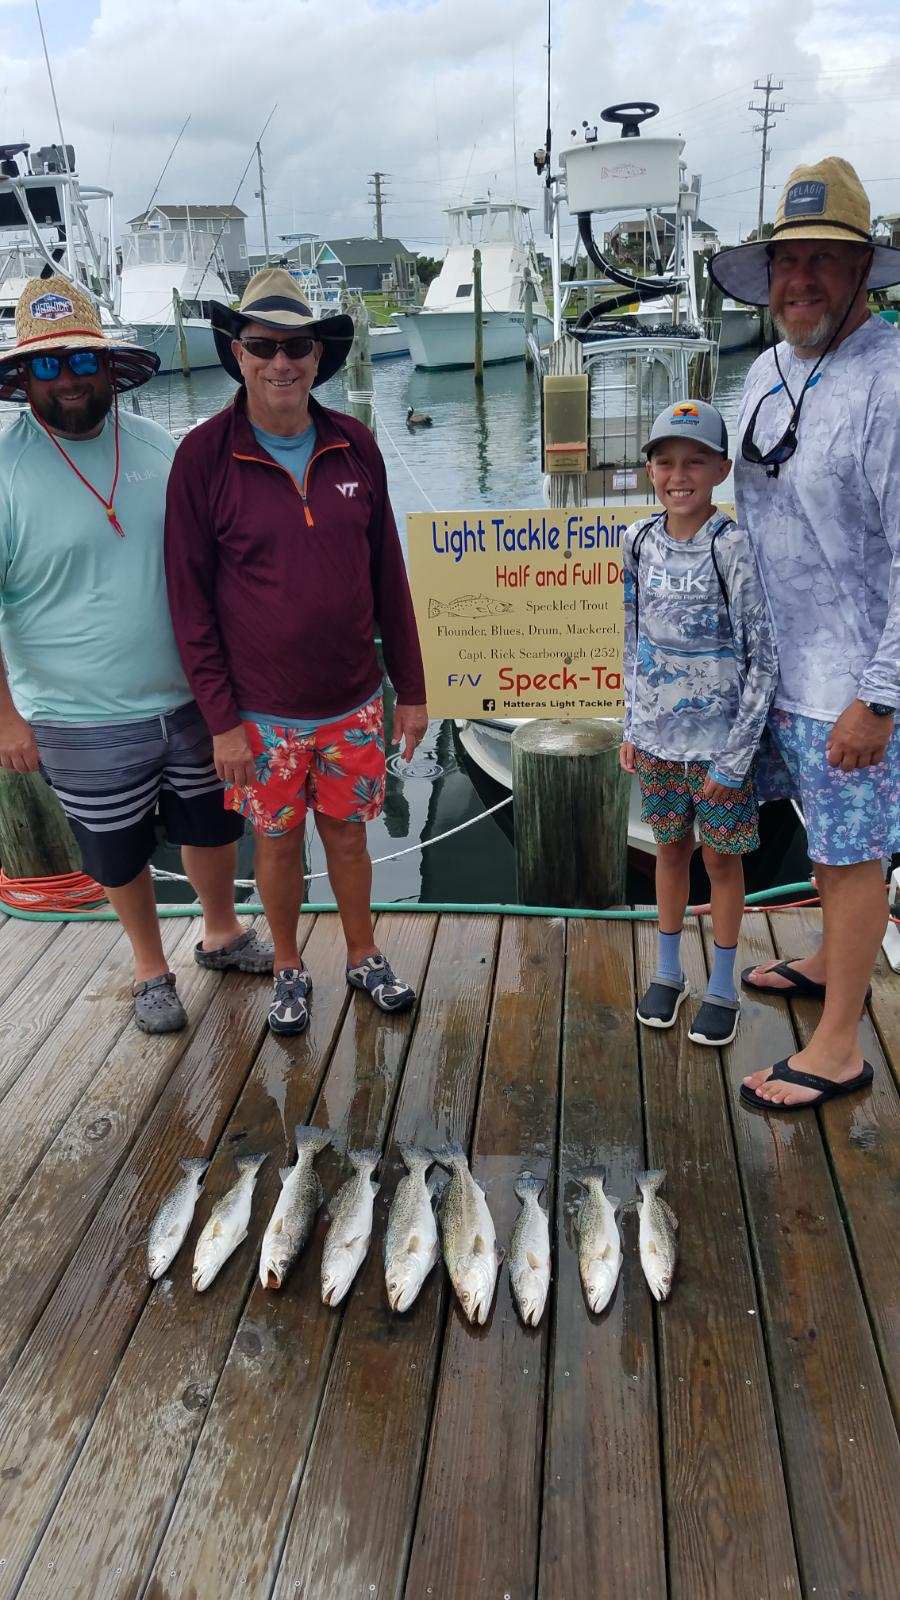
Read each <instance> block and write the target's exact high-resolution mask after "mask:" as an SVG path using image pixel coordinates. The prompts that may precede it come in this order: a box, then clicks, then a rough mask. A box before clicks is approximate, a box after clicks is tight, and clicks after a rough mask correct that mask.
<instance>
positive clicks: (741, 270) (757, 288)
mask: <svg viewBox="0 0 900 1600" xmlns="http://www.w3.org/2000/svg"><path fill="white" fill-rule="evenodd" d="M792 239H832V240H835V241H839V242H841V243H843V244H857V245H866V246H868V248H869V249H870V250H871V251H872V265H871V268H870V270H869V278H868V287H869V288H870V289H888V288H890V286H891V285H892V284H895V283H900V250H895V249H893V248H892V246H890V245H886V244H877V243H876V241H875V240H874V239H873V238H872V234H871V211H870V208H869V197H868V195H867V194H866V191H865V189H864V188H863V186H862V183H861V182H860V180H859V178H858V177H857V175H856V172H855V171H854V169H853V167H851V165H850V163H849V161H844V160H843V159H842V158H841V157H840V156H825V158H824V160H822V161H818V162H816V164H815V166H811V167H795V168H794V170H793V172H792V173H791V175H790V177H789V178H788V181H787V183H786V184H785V186H784V191H783V193H782V196H781V199H780V200H779V202H778V210H777V212H776V214H775V226H774V227H773V229H772V235H771V238H769V239H755V240H754V241H753V243H752V244H740V245H736V246H735V247H734V248H733V249H731V250H719V251H718V253H717V254H716V255H714V256H712V257H711V259H710V262H709V268H708V270H709V275H710V277H711V278H712V280H713V282H714V283H717V284H718V286H719V288H720V289H721V290H722V291H723V293H725V294H728V295H731V296H732V298H733V299H735V300H741V301H743V302H744V304H745V305H749V306H767V305H768V304H769V267H770V263H771V247H772V245H775V244H780V243H786V242H789V241H790V240H792Z"/></svg>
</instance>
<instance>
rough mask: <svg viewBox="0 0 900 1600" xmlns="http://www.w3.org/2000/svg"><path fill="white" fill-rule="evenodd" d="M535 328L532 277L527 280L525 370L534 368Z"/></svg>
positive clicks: (530, 370)
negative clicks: (533, 336)
mask: <svg viewBox="0 0 900 1600" xmlns="http://www.w3.org/2000/svg"><path fill="white" fill-rule="evenodd" d="M533 330H534V284H533V283H532V281H531V279H530V278H526V280H525V370H526V372H532V371H533V370H534V356H533V355H532V353H531V335H532V332H533Z"/></svg>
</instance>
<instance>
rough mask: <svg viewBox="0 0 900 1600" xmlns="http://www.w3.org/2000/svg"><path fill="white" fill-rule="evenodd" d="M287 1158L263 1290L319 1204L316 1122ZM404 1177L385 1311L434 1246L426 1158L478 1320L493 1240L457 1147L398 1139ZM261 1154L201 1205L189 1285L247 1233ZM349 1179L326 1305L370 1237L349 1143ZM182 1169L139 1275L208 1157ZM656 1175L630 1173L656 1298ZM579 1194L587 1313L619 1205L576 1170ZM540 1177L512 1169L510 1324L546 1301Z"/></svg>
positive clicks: (425, 1266)
mask: <svg viewBox="0 0 900 1600" xmlns="http://www.w3.org/2000/svg"><path fill="white" fill-rule="evenodd" d="M295 1137H296V1144H297V1160H296V1163H295V1164H294V1166H292V1167H286V1168H284V1169H282V1171H281V1172H280V1174H279V1176H280V1178H281V1193H280V1195H279V1197H278V1201H277V1204H276V1206H275V1210H274V1211H273V1213H272V1217H271V1219H270V1221H269V1224H268V1227H267V1228H266V1231H265V1234H264V1236H263V1241H262V1248H261V1251H260V1261H259V1277H260V1282H261V1283H262V1285H263V1288H265V1289H280V1288H281V1286H282V1284H283V1283H284V1280H285V1278H286V1276H287V1274H288V1272H289V1270H290V1268H291V1266H292V1265H293V1263H294V1262H295V1261H296V1259H297V1257H298V1256H299V1255H300V1253H301V1252H302V1250H303V1248H304V1246H305V1244H306V1242H307V1240H308V1238H309V1235H310V1233H311V1231H312V1227H313V1223H314V1221H315V1218H316V1214H317V1212H318V1210H319V1207H320V1206H321V1204H322V1200H323V1193H322V1185H321V1181H320V1179H319V1176H318V1173H317V1172H316V1170H315V1167H314V1164H313V1163H314V1161H315V1158H316V1156H317V1155H318V1154H319V1153H320V1152H321V1151H322V1150H324V1149H325V1148H326V1146H327V1145H328V1144H329V1143H330V1142H331V1135H330V1133H329V1132H328V1130H327V1129H323V1128H313V1127H306V1126H303V1125H301V1126H299V1127H298V1128H297V1129H296V1130H295ZM400 1153H401V1155H402V1157H403V1161H404V1164H405V1166H406V1169H407V1170H406V1174H405V1176H404V1177H403V1178H402V1179H401V1180H400V1182H399V1183H398V1185H397V1189H396V1192H395V1194H394V1200H393V1203H392V1205H391V1208H390V1212H389V1214H388V1222H387V1230H386V1234H385V1242H384V1271H385V1285H386V1288H387V1297H388V1303H389V1304H390V1306H391V1309H392V1310H393V1311H397V1312H403V1311H407V1310H408V1309H409V1307H410V1306H411V1305H412V1304H413V1301H414V1300H415V1299H416V1296H417V1295H418V1293H419V1291H420V1289H421V1288H422V1285H423V1284H424V1282H425V1280H426V1278H427V1277H428V1274H429V1273H430V1272H431V1270H432V1268H433V1267H434V1266H435V1264H436V1262H437V1260H438V1256H439V1255H440V1253H441V1240H440V1239H439V1236H438V1227H437V1221H436V1219H435V1209H434V1200H435V1196H436V1194H437V1192H438V1188H439V1185H440V1179H439V1178H438V1177H437V1176H436V1175H434V1174H433V1175H432V1176H431V1177H429V1169H430V1168H431V1167H432V1166H433V1165H435V1164H436V1165H438V1166H439V1167H445V1168H447V1170H448V1171H449V1173H450V1181H449V1183H448V1184H447V1186H446V1191H445V1193H444V1196H443V1200H442V1204H441V1208H440V1220H441V1235H442V1241H443V1253H444V1261H445V1263H446V1267H447V1271H448V1273H449V1275H450V1281H451V1283H452V1285H453V1289H454V1293H455V1294H456V1296H457V1299H458V1300H459V1303H460V1305H461V1306H462V1309H463V1311H464V1312H465V1314H466V1316H467V1317H468V1319H469V1321H470V1322H477V1323H479V1324H483V1323H485V1322H486V1321H487V1319H488V1316H489V1314H490V1309H491V1306H492V1304H493V1300H494V1293H495V1290H496V1285H497V1274H498V1271H499V1268H500V1263H501V1261H502V1259H503V1254H502V1251H501V1250H500V1249H499V1248H498V1246H497V1239H496V1232H495V1228H494V1221H493V1218H492V1216H491V1213H490V1209H489V1207H488V1203H487V1199H486V1197H485V1193H484V1190H483V1189H482V1187H481V1185H480V1184H479V1183H477V1182H476V1181H475V1179H474V1177H473V1176H472V1173H471V1172H470V1170H469V1164H468V1161H467V1160H466V1156H465V1153H464V1152H463V1150H462V1149H461V1148H459V1147H454V1148H451V1149H449V1150H446V1151H441V1152H439V1153H438V1154H435V1153H434V1152H432V1151H430V1150H424V1149H419V1148H417V1147H415V1146H412V1145H401V1146H400ZM265 1159H266V1157H265V1155H244V1156H239V1157H238V1158H237V1160H236V1162H235V1165H236V1167H237V1172H238V1179H237V1182H236V1183H235V1184H234V1185H233V1186H232V1187H231V1188H230V1189H229V1190H228V1192H227V1194H225V1195H223V1197H222V1199H221V1200H219V1201H218V1202H217V1204H216V1205H215V1206H214V1207H213V1210H212V1212H211V1213H210V1216H209V1218H208V1220H207V1222H206V1224H205V1226H204V1228H203V1230H202V1232H201V1234H200V1237H199V1239H198V1240H197V1246H196V1250H195V1252H194V1263H193V1269H192V1274H191V1280H192V1283H193V1286H194V1288H195V1289H196V1290H198V1291H202V1290H204V1289H208V1288H209V1285H210V1284H211V1283H212V1282H213V1279H214V1278H215V1277H216V1275H217V1273H218V1272H219V1271H220V1270H221V1268H222V1267H223V1266H224V1265H225V1262H226V1261H227V1260H228V1258H229V1257H230V1256H231V1255H232V1254H233V1253H234V1251H235V1250H236V1249H237V1248H238V1246H239V1245H240V1244H241V1243H242V1241H243V1240H244V1239H245V1238H246V1237H247V1230H248V1227H249V1223H250V1212H251V1206H252V1199H253V1188H254V1184H255V1182H256V1176H257V1173H258V1171H259V1168H260V1167H261V1166H262V1163H263V1162H264V1161H265ZM347 1159H348V1161H349V1163H350V1165H351V1167H352V1168H353V1176H352V1177H351V1178H349V1179H348V1180H347V1182H346V1183H345V1184H344V1185H343V1187H342V1188H341V1189H340V1190H339V1191H338V1193H337V1195H336V1196H335V1198H334V1200H333V1201H332V1202H331V1205H330V1217H331V1220H330V1223H329V1227H328V1231H327V1233H326V1236H325V1243H324V1246H323V1250H322V1299H323V1301H324V1302H325V1304H326V1305H331V1306H336V1305H338V1304H339V1302H340V1301H341V1300H342V1299H343V1298H344V1296H345V1295H346V1293H347V1291H348V1290H349V1288H350V1285H351V1283H352V1282H353V1279H354V1278H355V1276H356V1274H357V1272H358V1271H359V1268H360V1266H361V1265H362V1263H363V1261H364V1259H365V1256H366V1253H367V1251H368V1248H369V1241H370V1238H371V1233H372V1216H373V1203H374V1200H375V1196H376V1194H377V1193H378V1189H379V1185H378V1184H377V1183H376V1182H375V1181H374V1179H373V1173H374V1171H375V1168H376V1166H377V1165H378V1162H379V1160H380V1159H381V1152H380V1151H379V1150H355V1151H349V1152H348V1156H347ZM180 1164H181V1167H182V1170H183V1172H184V1177H183V1178H182V1179H181V1180H180V1182H179V1183H178V1184H177V1185H176V1187H175V1188H174V1189H173V1190H172V1192H171V1194H169V1195H168V1196H167V1198H166V1199H165V1201H164V1202H163V1204H162V1205H161V1207H160V1209H159V1211H158V1212H157V1214H156V1217H155V1218H154V1221H153V1224H152V1226H151V1229H150V1237H149V1244H148V1270H149V1273H150V1276H151V1278H160V1277H162V1275H163V1273H164V1272H166V1271H168V1268H169V1267H170V1266H171V1264H172V1262H173V1261H174V1259H175V1256H176V1255H177V1254H178V1251H179V1250H180V1249H181V1246H182V1244H183V1243H184V1241H185V1239H186V1237H187V1233H188V1230H189V1228H190V1225H191V1221H192V1219H193V1215H194V1208H195V1206H196V1203H197V1199H198V1197H199V1194H200V1190H201V1188H202V1184H203V1178H204V1175H205V1173H206V1169H207V1167H208V1165H209V1163H208V1162H207V1161H203V1160H194V1159H186V1160H183V1161H182V1162H181V1163H180ZM664 1178H665V1173H664V1172H647V1173H644V1174H643V1175H642V1176H641V1177H639V1178H638V1180H637V1181H638V1187H639V1189H640V1192H641V1196H642V1200H641V1201H639V1202H638V1210H639V1212H640V1225H639V1229H638V1246H639V1251H640V1259H641V1265H642V1267H643V1270H644V1275H645V1277H646V1279H647V1282H648V1284H649V1286H650V1289H651V1291H652V1293H653V1295H654V1296H655V1298H656V1299H657V1300H664V1299H665V1298H666V1296H667V1295H668V1293H669V1291H670V1289H671V1286H672V1278H673V1274H674V1271H675V1259H676V1238H675V1235H676V1230H677V1227H678V1223H677V1221H676V1219H675V1217H674V1215H673V1214H672V1211H671V1210H670V1208H669V1206H668V1205H667V1204H666V1202H665V1200H664V1199H663V1198H662V1197H661V1195H660V1194H659V1188H660V1185H661V1184H662V1182H663V1180H664ZM581 1181H582V1184H583V1188H584V1191H585V1192H584V1198H583V1201H582V1204H581V1208H580V1210H579V1212H578V1216H577V1219H576V1229H577V1233H578V1261H579V1270H580V1273H581V1281H582V1284H583V1287H584V1292H585V1296H586V1299H587V1301H588V1304H589V1306H590V1308H591V1310H592V1311H595V1312H598V1311H602V1310H603V1309H604V1307H605V1306H606V1305H608V1303H609V1301H610V1299H611V1297H612V1294H613V1291H614V1289H615V1286H616V1283H617V1281H618V1277H619V1271H620V1269H621V1265H622V1244H621V1237H620V1234H619V1228H618V1222H617V1210H618V1208H619V1207H620V1205H621V1202H620V1201H619V1200H617V1199H614V1198H612V1197H611V1196H607V1195H606V1193H605V1191H604V1187H603V1179H602V1176H601V1175H600V1174H599V1173H597V1172H593V1171H591V1172H588V1173H587V1174H586V1175H585V1177H584V1178H583V1179H582V1180H581ZM543 1187H544V1185H543V1182H542V1181H541V1180H540V1179H538V1178H534V1177H532V1176H531V1174H530V1173H527V1172H526V1173H523V1174H522V1175H521V1177H520V1178H519V1179H518V1182H517V1183H516V1195H517V1197H518V1199H519V1200H520V1201H521V1203H522V1209H521V1211H520V1213H519V1216H518V1217H517V1219H516V1223H515V1226H514V1228H513V1231H512V1236H511V1238H510V1245H509V1263H508V1265H509V1276H510V1284H511V1286H512V1291H513V1297H514V1299H515V1302H516V1305H517V1307H518V1310H519V1314H520V1316H521V1317H522V1320H523V1321H524V1322H525V1323H526V1324H528V1325H529V1326H532V1327H536V1326H537V1324H538V1323H539V1322H540V1320H541V1317H542V1316H543V1313H544V1308H545V1306H546V1303H547V1294H548V1290H549V1287H550V1273H551V1250H550V1223H549V1218H548V1215H547V1212H546V1211H545V1210H544V1209H543V1207H542V1206H541V1204H540V1195H541V1191H542V1190H543Z"/></svg>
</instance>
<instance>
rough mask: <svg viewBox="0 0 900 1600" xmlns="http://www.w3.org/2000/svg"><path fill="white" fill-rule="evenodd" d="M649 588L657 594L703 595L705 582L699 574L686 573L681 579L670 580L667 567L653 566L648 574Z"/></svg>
mask: <svg viewBox="0 0 900 1600" xmlns="http://www.w3.org/2000/svg"><path fill="white" fill-rule="evenodd" d="M647 588H648V589H653V590H654V591H655V592H656V593H657V594H693V593H694V592H696V593H698V594H702V593H703V592H704V585H703V580H702V578H701V577H700V575H699V573H696V572H685V573H684V574H683V575H682V577H680V578H670V577H669V574H668V573H667V571H666V569H665V567H654V566H651V567H650V569H649V571H648V573H647Z"/></svg>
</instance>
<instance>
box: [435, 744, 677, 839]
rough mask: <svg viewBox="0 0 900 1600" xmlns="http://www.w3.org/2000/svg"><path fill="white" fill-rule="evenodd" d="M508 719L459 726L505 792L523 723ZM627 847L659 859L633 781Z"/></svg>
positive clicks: (474, 756) (473, 754)
mask: <svg viewBox="0 0 900 1600" xmlns="http://www.w3.org/2000/svg"><path fill="white" fill-rule="evenodd" d="M528 720H529V719H528V718H512V717H507V718H505V719H503V720H502V721H491V722H476V721H474V720H473V721H468V722H465V721H461V722H457V724H456V731H457V734H458V736H459V742H460V744H461V745H462V747H463V749H464V750H465V752H466V755H467V756H468V758H469V760H470V761H473V762H474V763H475V765H476V766H477V767H480V768H481V771H482V772H484V773H486V774H487V776H488V777H489V778H491V779H493V781H494V783H496V784H499V785H500V787H501V788H503V789H510V790H511V789H512V735H513V732H514V730H515V729H516V728H517V727H518V726H519V723H520V722H521V721H528ZM628 843H629V845H630V846H631V848H632V850H637V851H639V852H640V853H641V854H642V855H645V856H655V855H656V841H655V839H654V838H653V832H652V829H651V828H650V826H649V824H648V823H646V822H643V821H642V820H641V792H640V789H639V788H638V781H637V778H636V777H635V778H632V780H631V794H630V796H629V801H628Z"/></svg>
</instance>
